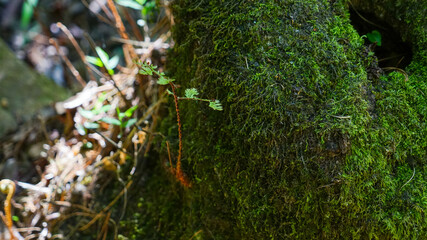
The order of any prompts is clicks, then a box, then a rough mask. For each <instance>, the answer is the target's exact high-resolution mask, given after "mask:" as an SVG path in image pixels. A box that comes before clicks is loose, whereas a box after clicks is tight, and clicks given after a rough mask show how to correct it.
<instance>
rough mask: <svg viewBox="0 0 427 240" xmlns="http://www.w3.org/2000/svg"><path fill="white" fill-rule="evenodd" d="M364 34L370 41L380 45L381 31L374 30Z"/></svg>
mask: <svg viewBox="0 0 427 240" xmlns="http://www.w3.org/2000/svg"><path fill="white" fill-rule="evenodd" d="M366 36H367V37H368V40H369V41H370V42H371V43H375V44H377V46H379V47H380V46H381V33H380V32H378V31H377V30H374V31H372V32H370V33H367V34H366Z"/></svg>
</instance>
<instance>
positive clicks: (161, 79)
mask: <svg viewBox="0 0 427 240" xmlns="http://www.w3.org/2000/svg"><path fill="white" fill-rule="evenodd" d="M173 81H175V80H173V79H171V78H168V77H164V76H160V77H159V79H157V84H160V85H167V84H169V83H171V82H173Z"/></svg>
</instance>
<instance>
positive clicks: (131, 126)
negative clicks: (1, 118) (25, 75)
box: [0, 0, 173, 239]
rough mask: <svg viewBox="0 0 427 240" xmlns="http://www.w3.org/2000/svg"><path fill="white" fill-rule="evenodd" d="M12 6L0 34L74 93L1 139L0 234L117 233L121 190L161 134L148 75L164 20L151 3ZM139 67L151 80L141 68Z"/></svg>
mask: <svg viewBox="0 0 427 240" xmlns="http://www.w3.org/2000/svg"><path fill="white" fill-rule="evenodd" d="M18 2H20V1H9V2H7V1H6V3H3V2H2V3H0V4H1V7H2V8H3V9H4V11H3V14H2V15H3V17H2V18H1V19H0V20H1V25H2V28H3V29H2V31H1V32H2V36H1V37H2V38H3V39H5V40H6V41H7V42H8V43H9V45H10V47H11V48H12V49H13V50H14V51H15V53H16V54H17V56H19V57H20V58H21V59H23V60H24V61H26V62H27V63H28V64H29V65H31V66H33V67H34V69H36V70H38V71H39V72H41V73H43V74H45V75H47V76H49V77H51V78H52V80H53V81H55V82H56V83H57V84H59V85H61V86H64V87H65V88H68V89H69V90H70V92H72V93H73V96H72V97H71V98H69V99H66V100H64V101H63V102H58V103H56V104H55V106H54V107H53V106H52V108H53V109H54V110H55V113H54V114H51V115H49V116H48V117H39V118H35V119H34V120H33V121H31V122H27V123H25V124H23V125H22V126H20V128H19V130H18V131H16V132H14V133H11V134H9V135H8V136H6V137H4V138H2V139H0V153H1V155H0V156H1V159H2V164H1V173H2V175H1V179H3V180H1V182H0V188H1V189H0V190H1V191H2V192H3V193H4V194H2V196H1V201H2V202H3V208H4V212H1V217H2V219H3V222H2V223H4V225H1V228H0V238H1V239H75V238H76V237H82V236H86V237H88V239H95V238H96V239H107V237H108V238H109V239H110V238H111V239H113V238H114V239H118V238H119V237H121V239H126V238H125V237H124V236H122V235H120V229H119V222H118V221H120V220H121V219H122V217H123V214H124V212H125V210H126V203H127V194H128V192H130V191H131V190H132V188H133V182H134V180H135V176H137V175H140V174H141V172H140V171H142V170H141V169H142V167H143V165H144V161H145V159H146V157H147V153H148V152H149V151H150V149H152V148H153V146H152V144H153V140H154V138H155V136H160V135H161V134H159V133H156V127H157V126H158V124H159V118H160V113H161V110H162V106H163V105H162V103H164V102H165V101H166V97H167V95H168V94H167V93H166V91H165V88H164V87H161V86H159V85H158V84H157V82H156V81H157V80H158V79H159V78H161V75H160V74H161V73H162V72H163V69H164V64H165V58H166V51H167V50H168V49H169V47H170V46H171V45H172V44H173V42H172V40H171V36H170V31H169V29H170V26H171V25H172V24H173V18H172V16H171V15H170V12H169V10H168V8H167V6H159V7H155V5H154V4H153V3H154V1H119V2H121V3H122V5H119V4H114V3H113V1H111V0H109V1H92V2H91V3H86V1H82V2H80V1H67V2H66V3H65V2H64V1H51V2H48V3H46V2H44V3H42V2H41V3H40V4H38V5H37V6H36V7H34V8H32V7H31V6H30V7H31V9H33V11H30V12H29V13H28V9H27V12H25V9H26V7H27V8H28V6H25V4H18ZM28 2H31V1H28ZM35 4H37V1H36V2H35ZM138 4H139V5H138ZM84 5H86V6H84ZM6 9H8V11H6ZM21 10H22V11H21ZM6 13H7V14H6ZM28 14H29V16H26V15H28ZM6 15H7V16H6ZM28 18H29V19H28ZM10 19H14V20H13V21H10ZM135 19H136V20H135ZM57 22H58V23H57ZM135 59H137V61H135ZM146 63H149V64H151V65H155V66H157V69H156V70H154V73H156V72H157V76H156V74H154V73H151V74H141V72H140V71H141V68H143V67H144V66H148V65H146ZM58 69H59V70H58ZM167 164H168V163H166V165H167ZM170 164H171V163H170ZM171 169H172V168H171ZM112 186H120V188H118V189H111V187H112ZM119 205H121V206H119ZM113 208H118V209H120V210H118V212H119V213H120V214H118V215H119V216H118V217H115V216H114V217H113V216H112V209H113ZM113 215H114V214H113ZM116 215H117V214H116Z"/></svg>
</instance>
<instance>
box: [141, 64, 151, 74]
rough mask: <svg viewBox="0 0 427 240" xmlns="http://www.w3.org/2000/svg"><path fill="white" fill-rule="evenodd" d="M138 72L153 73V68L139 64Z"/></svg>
mask: <svg viewBox="0 0 427 240" xmlns="http://www.w3.org/2000/svg"><path fill="white" fill-rule="evenodd" d="M139 73H140V74H142V75H150V76H151V75H153V70H152V69H151V68H150V67H148V66H141V69H140V70H139Z"/></svg>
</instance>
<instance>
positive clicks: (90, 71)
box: [56, 22, 95, 80]
mask: <svg viewBox="0 0 427 240" xmlns="http://www.w3.org/2000/svg"><path fill="white" fill-rule="evenodd" d="M56 26H58V27H59V28H60V29H61V30H62V31H63V32H64V33H65V35H67V37H68V39H69V40H70V42H71V44H73V46H74V48H75V49H76V51H77V53H78V54H79V56H80V58H81V60H82V61H83V63H84V64H85V65H86V68H87V72H88V74H89V76H90V79H91V80H95V76H94V75H93V73H92V70H91V68H90V67H89V66H90V64H89V63H88V62H87V60H86V57H85V54H84V52H83V50H82V49H81V48H80V46H79V44H78V43H77V41H76V39H75V38H74V36H73V34H72V33H71V32H70V30H68V28H67V27H66V26H65V25H64V24H62V23H61V22H58V23H56Z"/></svg>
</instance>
